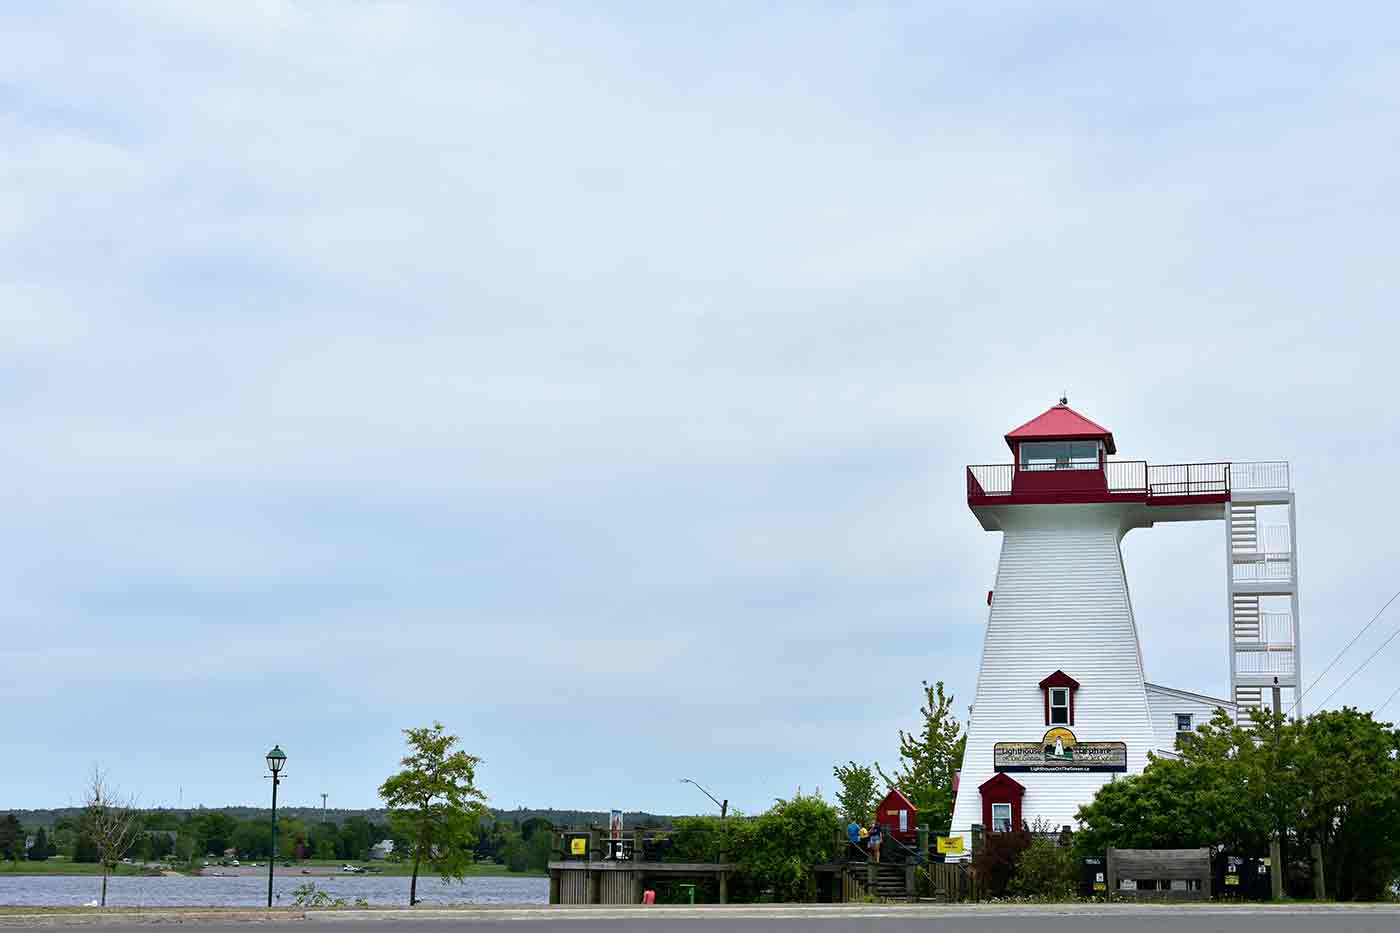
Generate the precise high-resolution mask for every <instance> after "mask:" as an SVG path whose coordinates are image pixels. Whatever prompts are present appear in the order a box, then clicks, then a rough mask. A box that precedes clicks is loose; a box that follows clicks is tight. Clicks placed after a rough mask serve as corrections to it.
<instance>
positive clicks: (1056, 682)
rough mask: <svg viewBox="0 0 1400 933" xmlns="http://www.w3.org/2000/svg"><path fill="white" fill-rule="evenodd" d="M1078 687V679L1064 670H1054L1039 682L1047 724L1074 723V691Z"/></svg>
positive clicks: (1063, 724) (1065, 724) (1070, 724)
mask: <svg viewBox="0 0 1400 933" xmlns="http://www.w3.org/2000/svg"><path fill="white" fill-rule="evenodd" d="M1078 689H1079V681H1077V680H1075V679H1074V678H1073V677H1071V676H1069V675H1068V674H1066V673H1065V672H1064V671H1056V672H1055V673H1053V674H1051V675H1050V676H1049V677H1047V678H1045V679H1044V680H1042V681H1041V682H1040V692H1041V693H1042V694H1043V696H1044V699H1045V724H1046V725H1047V726H1073V725H1074V693H1075V691H1076V690H1078Z"/></svg>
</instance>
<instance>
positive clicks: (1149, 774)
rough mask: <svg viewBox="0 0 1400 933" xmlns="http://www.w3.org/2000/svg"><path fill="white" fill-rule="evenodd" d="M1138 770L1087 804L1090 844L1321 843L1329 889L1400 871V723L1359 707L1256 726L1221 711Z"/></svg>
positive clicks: (1352, 894) (1358, 889) (1380, 883)
mask: <svg viewBox="0 0 1400 933" xmlns="http://www.w3.org/2000/svg"><path fill="white" fill-rule="evenodd" d="M1180 752H1181V759H1180V760H1168V759H1156V758H1154V759H1153V760H1151V761H1150V762H1149V763H1148V766H1147V769H1146V770H1145V771H1144V772H1143V773H1142V774H1141V775H1136V776H1133V777H1129V778H1126V779H1124V780H1119V781H1114V782H1112V783H1110V784H1105V785H1104V786H1103V787H1102V788H1100V789H1099V792H1098V793H1097V794H1096V795H1095V797H1094V799H1093V800H1092V801H1091V802H1090V803H1088V804H1086V805H1085V806H1083V807H1081V808H1080V810H1079V813H1078V818H1079V820H1080V821H1081V822H1082V823H1083V825H1084V828H1083V830H1082V831H1081V832H1080V833H1079V834H1078V836H1077V839H1076V845H1077V846H1078V847H1079V849H1080V851H1081V852H1103V851H1104V850H1105V849H1106V848H1107V847H1109V846H1116V847H1124V848H1190V847H1197V846H1219V847H1223V848H1226V849H1230V850H1233V851H1237V852H1249V853H1259V852H1264V851H1267V848H1268V845H1269V841H1270V839H1271V838H1272V837H1273V836H1274V834H1276V833H1277V834H1278V836H1279V839H1280V843H1281V845H1282V846H1283V849H1284V861H1285V863H1287V862H1288V861H1289V855H1288V853H1289V852H1290V851H1293V852H1298V853H1305V852H1307V851H1308V849H1309V848H1310V847H1311V845H1312V843H1314V842H1317V843H1320V844H1321V846H1322V850H1323V857H1324V862H1325V867H1326V877H1327V883H1328V888H1329V890H1328V893H1329V894H1330V895H1332V896H1334V897H1336V898H1338V899H1339V900H1353V899H1375V898H1378V897H1381V896H1383V895H1384V893H1385V891H1386V890H1387V888H1388V886H1389V884H1390V883H1391V881H1392V880H1393V879H1394V878H1395V877H1396V874H1397V872H1400V762H1397V758H1396V756H1397V753H1400V732H1397V730H1396V729H1394V728H1393V727H1392V726H1390V725H1389V724H1387V723H1379V722H1376V721H1375V720H1374V719H1372V717H1371V715H1370V714H1369V713H1361V712H1359V711H1357V710H1355V709H1351V708H1344V709H1341V710H1323V711H1320V712H1317V713H1314V714H1313V715H1312V716H1309V717H1308V718H1307V719H1305V720H1302V721H1298V722H1290V721H1287V720H1285V719H1284V718H1283V717H1282V716H1274V715H1272V714H1270V713H1264V712H1262V711H1258V710H1255V711H1252V712H1251V719H1250V722H1249V724H1248V725H1247V726H1246V725H1241V724H1237V723H1235V722H1233V721H1231V719H1230V717H1229V716H1228V715H1227V714H1226V713H1224V712H1223V711H1217V713H1216V715H1215V716H1214V718H1212V720H1211V721H1210V723H1208V724H1204V725H1201V726H1199V727H1198V728H1197V730H1196V733H1195V735H1193V736H1191V737H1190V738H1189V740H1187V741H1184V742H1182V743H1181V744H1180Z"/></svg>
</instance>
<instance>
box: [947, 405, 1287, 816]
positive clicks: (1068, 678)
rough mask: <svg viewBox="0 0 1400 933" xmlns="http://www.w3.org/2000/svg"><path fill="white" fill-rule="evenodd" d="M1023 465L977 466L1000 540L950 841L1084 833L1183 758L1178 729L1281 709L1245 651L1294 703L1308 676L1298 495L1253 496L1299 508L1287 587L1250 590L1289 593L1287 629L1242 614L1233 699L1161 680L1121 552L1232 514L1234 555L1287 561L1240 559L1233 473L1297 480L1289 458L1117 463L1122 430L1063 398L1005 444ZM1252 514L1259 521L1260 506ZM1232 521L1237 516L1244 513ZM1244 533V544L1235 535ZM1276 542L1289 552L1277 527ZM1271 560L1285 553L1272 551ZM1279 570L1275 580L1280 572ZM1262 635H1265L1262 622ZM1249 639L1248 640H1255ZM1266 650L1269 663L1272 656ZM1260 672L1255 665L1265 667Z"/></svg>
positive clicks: (1234, 635)
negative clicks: (1150, 666) (1156, 678)
mask: <svg viewBox="0 0 1400 933" xmlns="http://www.w3.org/2000/svg"><path fill="white" fill-rule="evenodd" d="M1006 443H1007V444H1008V446H1009V447H1010V448H1011V453H1012V459H1013V462H1012V463H1009V464H998V465H990V466H971V467H968V469H967V499H968V506H969V507H970V508H971V509H972V512H973V514H974V515H976V516H977V518H978V520H979V521H980V522H981V524H982V527H983V528H984V529H986V530H988V531H1000V532H1001V533H1002V545H1001V559H1000V562H999V564H998V566H997V575H996V582H995V584H994V586H993V589H992V591H991V593H989V594H988V602H989V605H990V611H989V613H988V618H987V630H986V635H985V639H984V642H983V648H982V661H981V667H980V668H979V671H978V675H977V695H976V698H975V700H974V702H973V706H972V712H971V715H970V717H969V720H968V735H967V750H966V752H965V753H964V757H963V763H962V770H961V774H960V780H959V787H958V794H957V799H956V802H955V804H954V808H953V823H952V827H951V834H952V835H955V836H963V837H965V841H966V842H969V843H970V842H971V839H970V838H967V837H970V835H971V830H972V827H973V826H974V825H981V826H982V827H983V829H984V830H985V831H986V832H997V831H1004V830H1007V829H1011V828H1018V827H1020V826H1022V825H1026V824H1030V823H1032V822H1035V821H1037V820H1040V821H1043V822H1044V823H1046V824H1048V825H1050V826H1052V827H1055V828H1057V829H1058V828H1059V827H1061V826H1066V825H1073V824H1074V823H1075V813H1076V811H1077V810H1078V808H1079V807H1080V806H1082V805H1083V804H1085V803H1087V802H1088V801H1089V800H1091V799H1093V796H1094V793H1095V792H1096V791H1097V790H1098V788H1099V787H1100V786H1102V785H1103V784H1104V783H1106V782H1107V781H1109V780H1112V779H1113V778H1114V777H1115V775H1118V774H1135V773H1139V772H1141V771H1142V770H1143V768H1144V767H1145V766H1146V764H1147V755H1148V752H1149V751H1153V752H1156V753H1158V754H1172V749H1174V747H1175V739H1176V735H1177V734H1178V733H1179V732H1186V731H1190V730H1191V729H1193V728H1194V726H1195V725H1199V724H1200V723H1201V722H1205V721H1207V720H1208V719H1209V717H1210V715H1211V714H1212V713H1213V711H1214V710H1215V709H1216V708H1224V709H1226V710H1227V711H1229V712H1231V713H1235V712H1236V711H1237V709H1238V707H1237V703H1236V700H1237V699H1238V700H1246V699H1249V700H1252V701H1254V702H1260V700H1261V698H1262V700H1263V702H1265V703H1267V702H1268V698H1269V694H1270V691H1268V690H1262V691H1261V692H1260V693H1257V694H1254V693H1249V692H1248V691H1241V690H1240V687H1241V686H1242V683H1241V679H1240V675H1241V670H1240V668H1241V667H1242V666H1248V665H1241V663H1240V662H1239V657H1240V655H1241V652H1245V653H1251V654H1258V655H1260V656H1266V657H1267V658H1268V659H1269V664H1270V665H1272V667H1271V668H1270V671H1269V677H1268V678H1262V674H1261V678H1262V679H1259V680H1258V686H1259V687H1261V688H1262V687H1264V686H1265V679H1268V680H1269V681H1270V682H1271V681H1272V677H1274V676H1280V674H1279V673H1277V672H1279V671H1282V672H1283V673H1282V677H1281V680H1280V682H1279V683H1280V686H1282V687H1286V688H1290V689H1288V695H1289V696H1288V698H1289V699H1291V697H1292V694H1293V689H1291V688H1295V687H1296V683H1297V670H1298V667H1297V624H1296V619H1297V578H1296V570H1295V569H1294V564H1293V561H1292V551H1293V550H1294V548H1293V546H1292V541H1293V536H1292V521H1291V519H1292V492H1291V490H1287V489H1279V488H1271V489H1270V491H1269V492H1268V493H1267V494H1266V493H1262V492H1261V491H1260V490H1258V489H1251V490H1250V491H1249V494H1248V498H1249V500H1250V504H1251V506H1253V504H1254V503H1255V502H1268V503H1278V502H1282V501H1286V502H1287V503H1288V505H1287V515H1288V519H1289V522H1288V529H1287V531H1288V534H1287V535H1286V537H1287V538H1288V541H1289V545H1288V552H1289V554H1288V557H1287V558H1286V568H1285V570H1286V575H1287V576H1288V579H1287V580H1282V579H1279V580H1274V581H1270V582H1268V583H1267V584H1264V583H1261V584H1259V585H1252V584H1251V585H1246V586H1245V587H1244V589H1245V590H1246V591H1247V592H1241V589H1240V585H1239V584H1236V583H1235V582H1233V580H1234V577H1233V575H1234V574H1235V573H1236V571H1234V570H1232V571H1231V573H1232V581H1231V584H1230V592H1229V593H1228V594H1227V595H1228V597H1229V599H1230V600H1231V605H1232V606H1233V605H1234V604H1236V603H1239V602H1241V600H1240V597H1241V596H1244V595H1249V596H1255V595H1260V594H1286V596H1287V597H1288V599H1291V602H1288V599H1284V600H1283V602H1287V603H1288V605H1289V606H1291V609H1290V610H1289V612H1290V613H1291V615H1290V617H1289V618H1288V619H1287V620H1286V621H1285V620H1281V619H1274V620H1272V621H1273V624H1272V626H1265V625H1262V624H1261V625H1260V626H1258V632H1257V633H1255V634H1257V636H1258V637H1260V638H1262V637H1265V635H1266V630H1267V637H1268V638H1270V639H1273V640H1272V641H1271V642H1270V643H1269V644H1268V645H1267V646H1259V645H1254V644H1253V643H1252V642H1248V637H1246V638H1245V643H1243V644H1242V642H1241V640H1240V633H1241V631H1242V630H1241V628H1240V617H1239V615H1238V613H1236V612H1235V610H1233V609H1232V612H1231V619H1230V623H1229V624H1230V627H1231V628H1230V632H1231V634H1230V650H1231V667H1230V670H1231V678H1232V682H1231V684H1230V691H1229V693H1230V698H1229V699H1217V698H1214V697H1208V696H1202V695H1199V694H1195V693H1190V692H1187V691H1182V690H1173V689H1171V688H1167V687H1160V686H1156V685H1154V684H1151V683H1148V682H1147V679H1146V676H1145V671H1144V666H1143V659H1142V649H1141V647H1140V645H1139V641H1138V629H1137V620H1136V619H1135V618H1134V615H1133V604H1132V600H1131V598H1130V597H1129V594H1128V581H1127V577H1126V575H1125V573H1124V570H1123V557H1122V553H1121V552H1120V550H1119V543H1120V542H1121V541H1122V538H1123V536H1124V535H1125V534H1126V533H1127V532H1128V531H1129V530H1131V529H1133V528H1149V527H1151V526H1152V525H1153V524H1155V523H1156V522H1162V521H1220V520H1226V528H1227V534H1226V538H1227V545H1226V546H1227V562H1228V563H1230V565H1231V566H1232V567H1244V568H1247V570H1246V572H1254V571H1257V570H1258V568H1260V567H1264V568H1268V567H1270V566H1273V565H1274V564H1279V565H1280V566H1282V564H1280V561H1283V560H1285V559H1284V558H1278V559H1275V560H1273V561H1272V562H1271V561H1270V560H1269V559H1267V558H1262V559H1260V560H1257V561H1256V560H1252V559H1249V558H1244V557H1242V556H1241V548H1244V547H1247V546H1249V545H1250V544H1251V543H1253V542H1252V540H1251V541H1245V540H1244V539H1243V537H1242V535H1241V533H1240V531H1239V529H1240V528H1241V527H1242V525H1243V511H1242V510H1241V508H1239V506H1236V508H1235V509H1234V510H1233V511H1232V510H1231V499H1232V483H1231V479H1232V473H1233V474H1235V475H1238V476H1241V477H1244V481H1245V483H1246V484H1254V485H1258V484H1261V483H1262V484H1273V487H1277V486H1278V485H1279V484H1280V481H1281V482H1282V485H1283V486H1284V487H1286V486H1287V479H1286V477H1287V475H1288V470H1287V464H1281V465H1278V464H1271V465H1260V464H1248V465H1240V466H1236V467H1235V469H1233V470H1232V466H1233V465H1232V464H1230V463H1224V462H1218V463H1191V464H1174V465H1167V466H1156V465H1153V466H1149V465H1148V464H1147V463H1146V462H1144V461H1141V460H1115V459H1110V457H1112V456H1113V455H1114V454H1116V453H1117V448H1116V445H1115V443H1114V439H1113V434H1112V432H1110V431H1109V430H1108V429H1106V428H1104V427H1102V426H1101V425H1098V424H1096V423H1095V422H1093V421H1091V420H1090V419H1088V418H1086V417H1084V416H1083V415H1081V414H1079V413H1078V412H1076V411H1075V410H1074V409H1072V408H1070V407H1069V405H1068V403H1067V401H1066V400H1065V399H1061V400H1060V404H1058V405H1055V406H1053V407H1052V408H1050V409H1049V410H1047V411H1045V412H1044V413H1043V414H1041V415H1039V416H1038V417H1036V418H1034V419H1032V420H1031V421H1028V422H1027V423H1025V424H1023V425H1021V426H1020V427H1018V428H1016V429H1014V430H1013V431H1011V432H1010V433H1008V434H1007V435H1006ZM1249 514H1250V516H1251V518H1253V517H1254V516H1255V512H1254V511H1251V512H1250V513H1249ZM1232 516H1234V518H1233V519H1232V520H1227V519H1231V517H1232ZM1231 528H1234V529H1235V532H1234V533H1233V535H1232V534H1231V533H1230V529H1231ZM1266 537H1269V540H1270V541H1271V542H1275V543H1274V544H1273V545H1272V546H1273V547H1274V549H1275V551H1277V550H1278V549H1279V546H1278V545H1277V543H1276V542H1277V541H1279V540H1281V539H1280V538H1279V536H1278V535H1277V534H1273V535H1271V536H1266ZM1270 553H1273V552H1270ZM1269 573H1272V574H1274V576H1276V577H1278V576H1281V574H1280V573H1279V572H1278V571H1277V570H1274V571H1269ZM1251 632H1253V630H1252V629H1251ZM1245 634H1246V636H1248V635H1249V634H1250V633H1245ZM1260 652H1262V654H1260ZM1255 666H1257V664H1256V665H1255Z"/></svg>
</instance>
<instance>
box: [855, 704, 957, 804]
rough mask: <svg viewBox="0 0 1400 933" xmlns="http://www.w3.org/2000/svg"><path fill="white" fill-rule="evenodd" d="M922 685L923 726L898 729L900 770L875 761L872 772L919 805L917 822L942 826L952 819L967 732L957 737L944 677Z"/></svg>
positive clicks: (955, 723) (955, 718)
mask: <svg viewBox="0 0 1400 933" xmlns="http://www.w3.org/2000/svg"><path fill="white" fill-rule="evenodd" d="M923 687H924V705H923V706H922V707H920V708H919V713H920V714H921V715H922V716H923V725H922V727H921V728H920V730H919V731H918V732H917V733H912V732H905V731H904V730H903V729H900V730H899V770H897V771H896V772H895V773H894V776H893V777H891V776H890V775H888V774H886V773H885V771H884V769H883V768H881V767H880V763H879V762H878V761H877V762H875V772H876V773H877V774H879V775H880V778H881V780H883V781H884V782H885V783H886V784H888V785H889V786H891V787H898V788H899V789H900V790H901V791H903V793H904V796H906V797H908V798H909V800H910V802H911V803H913V804H914V806H916V807H918V809H919V822H920V823H922V824H924V825H926V826H929V827H931V828H933V829H935V830H945V829H947V828H948V827H949V826H951V825H952V822H953V772H955V771H957V770H958V769H959V768H961V767H962V757H963V749H964V747H965V746H966V745H967V736H966V735H963V736H961V737H959V734H958V733H959V732H960V731H961V727H960V726H959V725H958V720H957V717H955V716H954V715H953V697H952V695H951V694H945V693H944V692H943V681H941V680H940V681H938V683H937V684H936V685H935V686H932V687H930V686H929V684H928V681H924V682H923Z"/></svg>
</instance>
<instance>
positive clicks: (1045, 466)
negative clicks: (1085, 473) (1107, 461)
mask: <svg viewBox="0 0 1400 933" xmlns="http://www.w3.org/2000/svg"><path fill="white" fill-rule="evenodd" d="M1099 446H1100V445H1099V442H1098V441H1027V442H1024V443H1022V444H1021V469H1022V470H1031V471H1036V470H1097V469H1098V468H1099Z"/></svg>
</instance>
